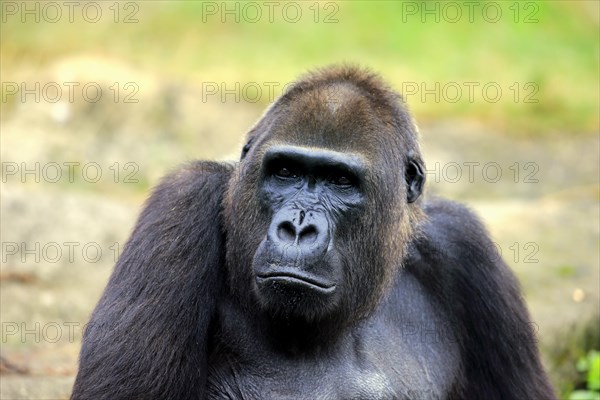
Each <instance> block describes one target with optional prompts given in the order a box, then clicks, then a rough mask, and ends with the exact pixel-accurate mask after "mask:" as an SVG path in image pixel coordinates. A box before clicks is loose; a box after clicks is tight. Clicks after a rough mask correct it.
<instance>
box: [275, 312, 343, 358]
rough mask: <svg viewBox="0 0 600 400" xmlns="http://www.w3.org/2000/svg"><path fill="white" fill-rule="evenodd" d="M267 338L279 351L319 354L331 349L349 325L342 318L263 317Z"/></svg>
mask: <svg viewBox="0 0 600 400" xmlns="http://www.w3.org/2000/svg"><path fill="white" fill-rule="evenodd" d="M263 318H264V319H265V324H264V325H263V326H264V328H265V329H266V330H267V332H268V335H267V337H269V338H271V340H272V343H271V344H272V345H273V346H274V347H276V348H277V349H278V350H280V351H283V352H286V353H289V354H291V355H293V354H311V353H313V354H318V353H322V352H323V351H327V350H328V349H331V348H332V346H333V345H334V343H335V342H336V341H337V340H338V339H339V338H340V337H341V336H342V335H343V333H344V332H345V330H346V328H347V327H348V325H349V322H348V321H343V320H341V319H340V318H334V317H330V318H326V319H322V320H319V321H306V320H303V319H301V318H295V319H294V318H284V317H269V316H266V315H265V316H263Z"/></svg>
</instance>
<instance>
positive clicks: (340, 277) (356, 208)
mask: <svg viewBox="0 0 600 400" xmlns="http://www.w3.org/2000/svg"><path fill="white" fill-rule="evenodd" d="M364 178H365V162H364V161H363V160H362V159H361V158H360V157H358V156H356V155H352V154H344V153H339V152H335V151H329V150H316V149H309V148H306V147H300V146H272V147H270V148H269V149H268V150H267V151H266V152H265V155H264V157H263V161H262V168H261V172H260V178H259V199H260V202H261V206H262V207H264V208H266V209H268V210H269V214H270V215H271V219H270V223H269V227H268V229H267V232H266V234H265V236H264V238H263V239H262V241H261V243H260V245H259V247H258V249H257V251H256V253H255V255H254V258H253V262H252V270H253V274H254V276H255V284H256V289H257V290H258V297H259V299H260V301H261V304H262V305H263V306H264V307H265V308H266V309H268V310H271V311H273V312H276V313H279V312H283V313H284V314H290V315H302V316H304V317H308V318H309V319H310V318H311V317H318V316H319V315H321V314H326V313H327V312H328V311H331V310H333V309H335V308H336V307H337V306H338V305H339V302H340V299H341V294H342V293H343V292H344V291H345V288H344V284H345V279H344V264H347V263H348V261H349V260H345V259H344V256H343V254H341V252H340V250H339V249H340V246H338V244H339V239H340V238H341V237H342V235H343V231H344V229H345V230H347V229H349V228H350V226H351V223H352V222H353V221H354V222H355V223H358V218H357V217H358V215H359V214H360V213H361V212H362V209H363V208H364V192H363V188H364V185H365V182H364Z"/></svg>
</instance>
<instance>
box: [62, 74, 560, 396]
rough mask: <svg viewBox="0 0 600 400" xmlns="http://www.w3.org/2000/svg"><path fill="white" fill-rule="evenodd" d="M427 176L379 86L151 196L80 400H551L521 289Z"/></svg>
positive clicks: (100, 325)
mask: <svg viewBox="0 0 600 400" xmlns="http://www.w3.org/2000/svg"><path fill="white" fill-rule="evenodd" d="M424 171H425V167H424V163H423V160H422V158H421V153H420V149H419V145H418V135H417V130H416V127H415V125H414V123H413V121H412V119H411V117H410V114H409V113H408V111H407V109H406V107H405V106H404V104H403V102H402V99H401V97H400V96H399V95H398V94H396V93H395V92H394V91H393V90H391V89H390V88H389V87H388V86H387V85H385V84H384V83H383V81H382V80H381V79H380V78H379V77H378V76H376V75H375V74H373V73H370V72H369V71H366V70H361V69H359V68H355V67H346V66H342V67H330V68H326V69H324V70H320V71H316V72H314V73H311V74H309V75H307V76H306V77H304V78H303V79H301V80H299V81H298V82H297V83H296V84H295V85H293V86H292V87H291V89H290V90H289V91H288V92H286V93H285V94H284V95H283V96H282V97H280V98H279V99H278V100H277V101H276V102H275V103H274V104H273V105H272V106H271V107H270V108H269V109H268V110H267V112H266V113H265V115H264V116H263V117H262V118H261V119H260V121H259V122H258V123H257V124H256V126H254V128H252V129H251V131H250V132H249V133H248V136H247V139H246V145H245V146H244V147H243V149H242V157H241V160H240V161H239V162H238V163H235V164H232V163H214V162H196V163H193V164H190V165H188V166H186V167H184V168H182V169H181V170H179V171H176V172H175V173H173V174H171V175H170V176H167V177H166V178H165V179H164V180H163V182H162V183H161V184H160V185H159V186H158V187H157V188H156V189H155V190H154V192H153V194H152V196H151V197H150V198H149V200H148V202H147V204H146V207H145V209H144V211H143V212H142V214H141V216H140V218H139V220H138V223H137V225H136V227H135V229H134V231H133V233H132V236H131V238H130V239H129V241H128V243H127V245H126V246H125V249H124V251H123V254H122V256H121V258H120V259H119V262H118V263H117V266H116V267H115V271H114V272H113V275H112V276H111V279H110V281H109V283H108V285H107V288H106V290H105V292H104V294H103V295H102V298H101V299H100V301H99V303H98V306H97V307H96V310H95V311H94V313H93V314H92V317H91V319H90V324H89V325H88V329H87V330H86V332H85V335H84V340H83V346H82V350H81V357H80V368H79V373H78V376H77V379H76V382H75V386H74V389H73V395H72V399H107V400H108V399H110V400H113V399H153V400H154V399H223V398H225V399H311V400H314V399H323V400H325V399H327V400H329V399H338V400H345V399H465V400H466V399H498V400H500V399H502V400H504V399H515V400H516V399H554V398H555V397H554V394H553V391H552V387H551V386H550V384H549V383H548V379H547V377H546V374H545V373H544V370H543V368H542V366H541V363H540V360H539V354H538V351H537V348H536V341H535V337H534V335H533V332H532V331H531V329H529V327H530V323H531V322H530V319H529V315H528V313H527V310H526V308H525V306H524V303H523V300H522V298H521V295H520V291H519V287H518V284H517V282H516V280H515V278H514V276H513V275H512V273H511V271H510V270H509V269H508V267H507V266H506V264H505V263H504V262H503V261H502V260H501V259H500V258H499V257H498V256H497V254H495V253H491V252H490V251H489V249H491V248H493V246H492V242H491V240H490V239H489V235H488V234H487V232H486V230H485V228H484V227H483V226H482V225H481V223H480V222H479V221H478V220H477V218H476V217H475V216H474V215H473V214H472V213H471V212H470V211H468V210H467V209H466V208H464V207H463V206H460V205H458V204H455V203H452V202H449V201H446V200H441V199H424V196H422V190H423V185H424V181H425V176H424Z"/></svg>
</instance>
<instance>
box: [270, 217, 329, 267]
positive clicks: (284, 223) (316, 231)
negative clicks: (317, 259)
mask: <svg viewBox="0 0 600 400" xmlns="http://www.w3.org/2000/svg"><path fill="white" fill-rule="evenodd" d="M269 240H270V241H271V243H272V244H273V245H274V246H275V247H276V248H278V247H281V248H282V250H283V249H284V248H289V247H290V246H298V248H299V250H301V251H302V252H303V253H304V252H305V251H306V253H304V256H310V255H316V254H317V253H322V252H323V251H324V250H325V249H326V247H327V245H328V240H329V234H328V225H327V219H326V218H325V216H324V215H322V214H321V213H318V212H313V211H303V210H282V211H280V212H279V213H277V214H276V215H275V216H274V218H273V222H272V223H271V227H270V229H269Z"/></svg>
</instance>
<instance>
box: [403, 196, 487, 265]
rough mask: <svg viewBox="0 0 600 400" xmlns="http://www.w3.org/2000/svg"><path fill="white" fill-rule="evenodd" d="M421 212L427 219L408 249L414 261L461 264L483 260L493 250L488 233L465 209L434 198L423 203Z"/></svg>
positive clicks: (460, 205) (475, 217)
mask: <svg viewBox="0 0 600 400" xmlns="http://www.w3.org/2000/svg"><path fill="white" fill-rule="evenodd" d="M423 210H424V211H425V214H426V219H425V221H424V222H422V223H421V224H420V225H419V227H418V230H419V234H418V235H417V236H416V238H415V240H414V241H413V242H412V243H411V246H410V250H411V251H410V253H411V254H412V256H413V257H417V258H420V257H423V256H426V257H427V258H429V259H430V261H434V262H436V261H438V262H439V261H441V260H446V261H456V262H458V263H460V264H464V262H465V261H469V260H473V259H474V258H478V259H481V258H482V257H485V255H486V252H488V251H489V249H490V248H493V246H492V242H491V240H490V238H489V234H488V233H487V230H486V229H485V227H484V226H483V224H482V223H481V221H480V220H479V218H478V217H477V216H476V215H475V213H474V212H473V211H471V210H470V209H469V208H467V207H466V206H464V205H462V204H459V203H455V202H452V201H449V200H445V199H441V198H433V199H427V200H426V201H425V202H424V205H423ZM415 253H417V254H415Z"/></svg>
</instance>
